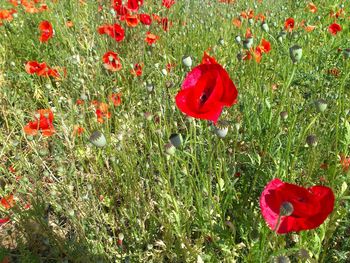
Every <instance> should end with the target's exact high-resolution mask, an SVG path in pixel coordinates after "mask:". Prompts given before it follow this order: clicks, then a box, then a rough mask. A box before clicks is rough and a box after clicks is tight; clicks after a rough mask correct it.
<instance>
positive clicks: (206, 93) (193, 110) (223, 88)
mask: <svg viewBox="0 0 350 263" xmlns="http://www.w3.org/2000/svg"><path fill="white" fill-rule="evenodd" d="M237 95H238V92H237V89H236V87H235V85H234V84H233V82H232V80H231V79H230V76H229V75H228V73H227V72H226V70H225V69H224V68H223V67H222V66H221V65H220V64H218V63H217V62H216V61H215V59H214V58H212V57H210V56H208V55H207V54H206V53H205V55H204V56H203V59H202V64H200V65H198V66H197V67H195V68H194V69H192V71H191V72H190V73H189V74H188V75H187V76H186V78H185V80H184V82H183V83H182V86H181V90H180V91H179V92H178V94H177V95H176V98H175V100H176V105H177V107H178V108H179V109H180V110H181V111H182V112H183V113H185V114H187V115H188V116H191V117H195V118H199V119H205V120H211V121H213V122H215V123H216V122H217V120H218V119H219V117H220V115H221V112H222V109H223V107H224V106H226V107H230V106H232V105H233V104H234V103H236V99H237Z"/></svg>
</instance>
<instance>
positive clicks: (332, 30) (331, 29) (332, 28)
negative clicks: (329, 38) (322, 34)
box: [328, 23, 342, 36]
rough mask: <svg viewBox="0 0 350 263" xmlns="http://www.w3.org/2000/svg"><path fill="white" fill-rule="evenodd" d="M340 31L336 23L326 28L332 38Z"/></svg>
mask: <svg viewBox="0 0 350 263" xmlns="http://www.w3.org/2000/svg"><path fill="white" fill-rule="evenodd" d="M341 30H342V28H341V26H340V25H339V24H337V23H333V24H331V25H330V26H329V27H328V31H329V33H331V34H332V35H334V36H335V35H336V34H338V32H340V31H341Z"/></svg>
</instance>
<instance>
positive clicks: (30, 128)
mask: <svg viewBox="0 0 350 263" xmlns="http://www.w3.org/2000/svg"><path fill="white" fill-rule="evenodd" d="M53 119H54V117H53V113H52V111H51V110H49V109H41V110H38V111H37V115H36V116H35V121H30V122H29V123H28V124H27V125H26V126H25V127H24V132H25V133H26V134H28V135H36V134H37V133H38V131H41V132H42V134H43V135H44V136H51V135H53V134H54V133H55V128H54V127H53Z"/></svg>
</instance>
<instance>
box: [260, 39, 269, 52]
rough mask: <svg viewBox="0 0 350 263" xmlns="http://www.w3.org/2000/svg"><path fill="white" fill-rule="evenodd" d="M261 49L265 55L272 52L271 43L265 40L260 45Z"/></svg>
mask: <svg viewBox="0 0 350 263" xmlns="http://www.w3.org/2000/svg"><path fill="white" fill-rule="evenodd" d="M260 48H261V50H262V52H263V53H269V52H270V51H271V43H270V42H269V41H267V40H266V39H264V38H263V39H262V40H261V43H260Z"/></svg>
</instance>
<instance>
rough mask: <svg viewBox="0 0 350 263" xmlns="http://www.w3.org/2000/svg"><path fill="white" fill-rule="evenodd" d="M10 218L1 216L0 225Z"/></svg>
mask: <svg viewBox="0 0 350 263" xmlns="http://www.w3.org/2000/svg"><path fill="white" fill-rule="evenodd" d="M9 221H10V218H9V217H5V218H0V226H1V225H3V224H5V223H7V222H9Z"/></svg>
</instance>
